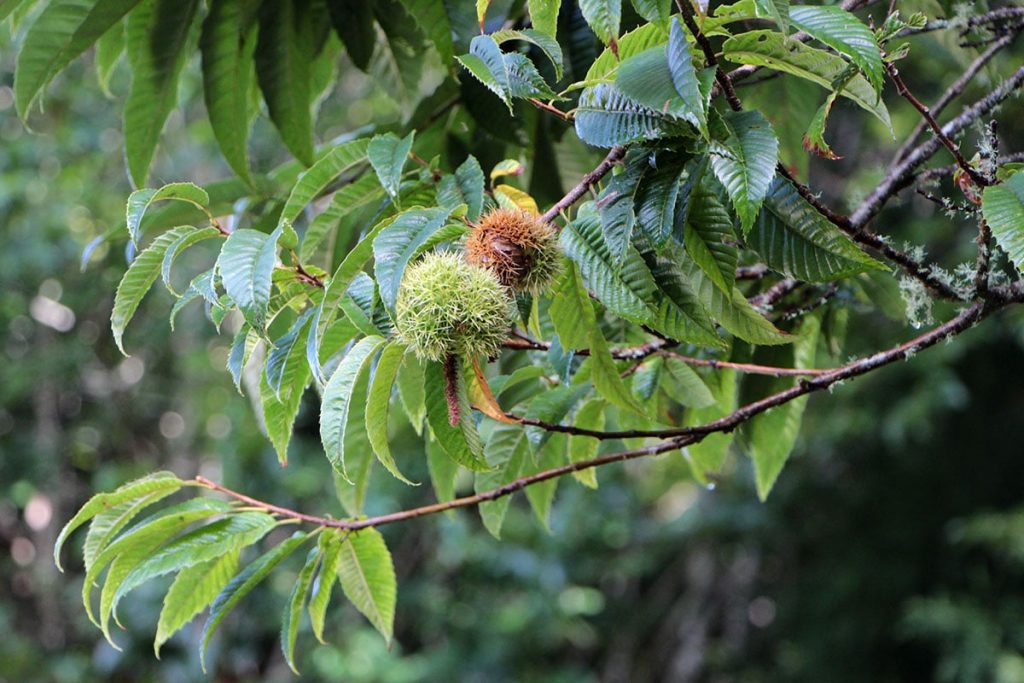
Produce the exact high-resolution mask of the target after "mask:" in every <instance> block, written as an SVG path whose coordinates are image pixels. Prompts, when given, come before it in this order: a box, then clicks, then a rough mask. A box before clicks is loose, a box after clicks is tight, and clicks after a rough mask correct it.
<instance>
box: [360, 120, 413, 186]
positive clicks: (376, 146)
mask: <svg viewBox="0 0 1024 683" xmlns="http://www.w3.org/2000/svg"><path fill="white" fill-rule="evenodd" d="M415 134H416V133H415V131H413V132H411V133H409V134H408V135H407V136H405V137H404V138H400V137H398V136H397V135H395V134H394V133H386V134H384V135H375V136H374V137H373V139H372V140H370V143H369V145H368V146H367V148H366V156H367V158H368V159H369V160H370V164H371V165H372V166H373V170H374V171H375V172H376V173H377V178H378V179H380V184H381V186H382V187H383V188H384V190H385V191H386V192H387V193H388V194H389V195H391V196H392V197H393V198H394V197H398V188H399V185H401V183H402V169H403V168H405V164H406V162H407V161H408V160H409V152H410V151H412V142H413V137H414V136H415Z"/></svg>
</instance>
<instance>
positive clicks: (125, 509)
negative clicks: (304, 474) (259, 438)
mask: <svg viewBox="0 0 1024 683" xmlns="http://www.w3.org/2000/svg"><path fill="white" fill-rule="evenodd" d="M189 485H194V483H191V482H184V481H182V480H181V479H179V478H178V477H176V476H174V475H173V474H171V473H170V472H156V473H154V474H151V475H149V476H147V477H144V478H142V479H137V480H135V481H133V482H130V483H128V484H125V485H124V486H122V487H120V488H118V489H117V490H115V491H113V492H111V493H100V494H98V495H96V496H94V497H93V498H91V499H90V500H89V501H88V502H87V503H86V504H85V505H84V506H82V508H81V509H80V510H79V511H78V513H77V514H76V515H75V516H74V517H73V518H72V519H71V520H70V521H69V522H68V523H67V525H66V526H65V527H64V528H63V529H62V530H61V532H60V535H59V536H58V537H57V541H56V543H55V545H54V561H55V562H56V563H57V566H58V567H59V566H60V551H61V548H62V547H63V545H64V542H65V540H66V539H67V537H68V535H69V534H71V532H73V531H74V530H75V529H77V528H78V527H80V526H81V525H83V524H86V523H89V531H88V534H87V535H86V538H85V545H84V550H83V555H84V558H85V582H84V584H83V586H82V601H83V603H84V604H85V609H86V612H87V613H88V615H89V618H90V619H91V620H92V621H93V623H95V624H96V625H97V626H98V627H99V628H100V629H102V631H103V634H104V635H105V636H106V638H107V640H109V641H110V643H111V645H113V646H114V647H115V648H117V644H116V643H115V642H114V640H113V638H112V637H111V634H110V620H111V618H113V619H114V621H115V622H116V621H117V606H118V603H119V602H120V601H121V599H122V598H123V597H124V596H126V595H127V594H128V593H130V592H131V591H132V590H134V589H135V588H137V587H138V586H140V585H141V584H143V583H145V582H146V581H149V580H151V579H154V578H157V577H160V576H166V575H168V574H176V576H175V578H174V581H173V583H172V584H171V586H170V588H169V589H168V591H167V594H166V595H165V597H164V602H163V608H162V609H161V611H160V618H159V623H158V624H157V630H156V636H155V638H154V640H153V651H154V652H155V653H156V655H157V656H159V655H160V647H161V646H162V645H163V644H164V643H166V642H167V641H168V639H170V637H171V636H172V635H174V634H175V633H176V632H177V631H178V630H180V629H181V628H182V627H183V626H185V624H187V623H188V622H189V621H191V620H192V619H193V618H195V616H196V615H197V614H199V613H200V612H202V611H203V610H204V609H206V608H207V607H209V608H210V615H209V617H208V619H207V622H206V626H205V627H204V629H203V635H202V645H201V648H200V655H201V657H203V658H204V659H205V654H206V647H207V645H208V643H209V641H210V637H211V636H212V635H213V633H214V631H215V630H216V629H217V627H218V626H219V625H220V623H221V621H222V620H223V619H224V617H226V616H227V615H228V613H229V612H230V611H231V610H232V608H234V606H235V605H236V604H237V603H238V602H239V601H240V600H241V599H242V598H243V597H245V595H247V594H248V593H249V592H250V591H252V589H253V588H255V587H256V586H257V585H258V584H259V583H260V582H261V581H263V579H265V578H266V577H267V576H268V575H270V573H271V572H272V571H273V569H274V568H275V567H276V566H277V565H278V564H280V563H281V562H282V561H283V560H284V559H285V558H287V557H288V556H289V555H291V554H293V553H294V552H296V551H297V550H298V549H299V548H300V547H302V546H303V545H305V544H306V543H307V542H315V544H316V545H315V546H314V547H312V548H310V549H309V551H308V552H307V554H306V560H305V564H303V566H302V570H301V571H300V573H299V578H298V580H297V581H296V583H295V587H294V589H293V590H292V593H291V596H290V598H289V600H288V603H287V605H286V607H285V611H284V615H283V617H282V631H281V645H282V648H283V651H284V655H285V658H286V659H287V661H288V664H289V666H291V667H292V668H293V669H294V668H295V665H294V653H295V643H296V638H297V635H298V627H299V619H300V617H301V616H302V611H303V608H306V609H307V611H308V613H309V619H310V622H311V624H312V627H313V633H314V634H315V635H316V637H317V638H318V639H319V640H320V641H321V642H322V641H323V632H324V615H325V613H326V611H327V606H328V603H329V602H330V600H331V594H332V592H333V588H334V583H335V579H337V581H338V582H339V583H340V584H341V587H342V590H343V592H344V593H345V596H346V597H347V598H348V599H349V600H350V601H351V602H352V604H353V605H355V607H356V608H357V609H358V610H359V611H360V612H362V613H363V614H365V615H366V617H367V618H368V619H369V620H370V621H371V622H372V623H373V625H374V626H376V627H377V629H378V630H380V632H381V633H382V634H383V635H384V636H385V638H387V639H388V640H390V638H391V632H392V620H393V618H394V612H395V596H396V587H395V570H394V567H393V566H392V563H391V556H390V555H389V554H388V551H387V547H386V546H385V545H384V539H383V538H382V537H381V535H380V533H379V532H378V531H376V530H375V529H364V530H362V531H358V532H352V533H348V532H341V531H339V530H337V529H324V528H320V529H317V530H316V531H313V532H302V531H296V532H294V533H293V534H291V535H290V536H289V537H287V538H286V539H285V540H283V541H281V542H280V543H278V544H276V545H275V546H273V548H272V549H271V550H269V551H268V552H266V553H265V554H263V555H261V556H260V557H259V558H258V559H256V560H254V561H253V562H251V563H250V564H248V565H246V566H245V568H244V569H242V570H241V571H239V555H240V554H241V552H242V550H243V549H245V548H247V547H248V546H251V545H254V544H256V543H259V541H260V540H261V539H263V537H265V536H266V535H268V534H269V533H271V532H272V531H274V529H276V528H277V527H279V526H282V525H284V524H289V523H293V522H294V520H280V519H277V518H275V517H274V516H272V515H271V514H268V513H267V512H265V511H261V510H253V509H251V508H248V509H247V508H244V507H241V506H239V505H232V504H229V503H225V502H222V501H220V500H216V499H213V498H195V499H192V500H189V501H186V502H183V503H179V504H177V505H172V506H169V507H166V508H164V509H162V510H160V511H159V512H157V513H155V514H152V515H150V516H148V517H145V518H144V519H142V520H141V521H137V518H138V516H139V515H140V514H141V513H142V512H143V510H145V509H146V508H148V507H150V506H151V505H153V504H155V503H157V502H159V501H162V500H164V499H165V498H167V497H169V496H171V495H173V494H174V493H177V492H178V491H180V490H181V489H182V487H185V486H189ZM133 522H134V523H133ZM104 570H106V574H105V575H104ZM101 575H102V576H103V577H104V578H103V581H102V587H101V591H100V608H99V612H98V613H94V611H93V609H92V600H91V598H92V593H93V586H94V583H95V581H96V580H97V579H98V578H99V577H100V576H101Z"/></svg>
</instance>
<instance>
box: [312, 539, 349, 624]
mask: <svg viewBox="0 0 1024 683" xmlns="http://www.w3.org/2000/svg"><path fill="white" fill-rule="evenodd" d="M342 533H344V532H341V531H339V530H337V529H325V530H324V531H323V532H322V533H321V534H320V539H319V540H318V541H317V543H318V545H319V546H320V556H321V557H322V558H323V559H322V561H321V562H320V573H319V575H318V576H317V579H316V581H315V582H314V583H313V589H312V593H311V594H310V597H309V623H310V625H311V626H312V627H313V635H315V636H316V639H317V640H319V641H320V642H321V643H323V642H324V620H325V618H326V614H327V605H328V604H329V603H330V602H331V593H332V592H333V590H334V584H335V582H336V580H337V576H338V565H339V564H340V563H341V534H342Z"/></svg>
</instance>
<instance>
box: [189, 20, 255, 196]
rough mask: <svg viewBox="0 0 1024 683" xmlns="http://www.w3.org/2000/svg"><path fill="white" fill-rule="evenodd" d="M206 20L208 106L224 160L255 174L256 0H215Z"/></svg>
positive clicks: (202, 45)
mask: <svg viewBox="0 0 1024 683" xmlns="http://www.w3.org/2000/svg"><path fill="white" fill-rule="evenodd" d="M209 7H210V8H209V11H208V12H207V14H206V18H205V19H204V20H203V30H202V34H201V36H200V39H199V51H200V53H201V54H202V63H203V67H202V68H203V97H204V101H205V102H206V111H207V113H208V116H209V119H210V126H211V127H212V128H213V136H214V138H216V140H217V145H218V146H219V147H220V151H221V153H222V154H223V155H224V159H225V160H226V161H227V162H228V165H230V166H231V169H232V170H233V171H234V172H235V173H236V174H238V177H239V178H241V179H242V180H244V181H245V182H246V183H251V182H252V179H251V176H250V173H249V152H248V144H249V126H248V125H246V122H248V121H249V118H250V117H249V110H250V107H251V104H250V100H251V93H250V87H251V84H252V81H253V71H254V61H253V54H254V52H255V50H256V30H255V28H256V27H255V24H253V23H251V22H248V21H247V19H248V17H249V14H250V12H251V9H252V7H253V3H252V1H251V0H212V1H211V2H210V6H209Z"/></svg>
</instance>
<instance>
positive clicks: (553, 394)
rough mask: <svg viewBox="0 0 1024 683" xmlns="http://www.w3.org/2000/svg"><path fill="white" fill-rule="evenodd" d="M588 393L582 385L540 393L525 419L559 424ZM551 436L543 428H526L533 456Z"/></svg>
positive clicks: (560, 387)
mask: <svg viewBox="0 0 1024 683" xmlns="http://www.w3.org/2000/svg"><path fill="white" fill-rule="evenodd" d="M609 362H610V360H609ZM589 391H590V385H589V384H586V383H584V384H580V385H576V386H568V385H562V386H559V387H555V388H554V389H551V390H549V391H544V392H541V393H540V394H538V395H537V396H535V397H534V398H533V399H532V400H531V401H530V404H529V406H528V407H527V409H526V417H528V418H530V419H532V420H540V421H542V422H547V423H549V424H560V423H561V422H562V420H564V419H565V417H566V416H567V415H568V414H569V413H570V412H572V409H573V408H574V407H575V406H576V404H577V403H579V402H580V400H582V399H583V397H584V396H585V395H586V394H587V393H588V392H589ZM551 434H552V432H549V431H548V430H546V429H544V428H543V427H535V426H532V425H531V426H528V427H527V428H526V440H527V441H528V442H529V444H530V446H531V448H532V449H533V452H534V454H537V453H539V452H540V451H541V449H542V448H544V445H545V444H546V443H547V442H548V439H550V438H551Z"/></svg>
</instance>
